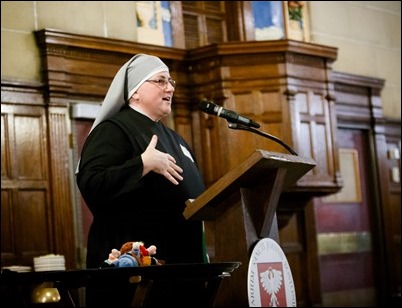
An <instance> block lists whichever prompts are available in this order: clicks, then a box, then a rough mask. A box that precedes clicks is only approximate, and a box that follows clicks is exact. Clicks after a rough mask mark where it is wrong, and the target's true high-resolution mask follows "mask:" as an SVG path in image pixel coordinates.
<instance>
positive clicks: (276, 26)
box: [251, 1, 285, 41]
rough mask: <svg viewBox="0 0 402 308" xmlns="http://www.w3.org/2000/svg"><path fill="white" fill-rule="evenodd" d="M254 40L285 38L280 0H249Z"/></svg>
mask: <svg viewBox="0 0 402 308" xmlns="http://www.w3.org/2000/svg"><path fill="white" fill-rule="evenodd" d="M251 7H252V11H253V16H254V29H255V30H254V31H255V39H256V41H264V40H280V39H284V38H285V30H284V23H283V5H282V1H251Z"/></svg>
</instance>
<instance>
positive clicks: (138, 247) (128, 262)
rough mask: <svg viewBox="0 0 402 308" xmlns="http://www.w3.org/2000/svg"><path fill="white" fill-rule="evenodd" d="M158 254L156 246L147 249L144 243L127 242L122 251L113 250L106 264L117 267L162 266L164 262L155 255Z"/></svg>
mask: <svg viewBox="0 0 402 308" xmlns="http://www.w3.org/2000/svg"><path fill="white" fill-rule="evenodd" d="M155 254H156V246H155V245H151V246H149V247H148V248H145V246H144V243H143V242H126V243H124V244H123V245H122V246H121V248H120V251H119V250H117V249H112V251H111V252H110V254H109V258H108V259H107V260H105V263H106V264H108V265H110V266H115V267H136V266H149V265H162V264H164V262H163V261H162V260H158V259H156V258H155V257H153V255H155Z"/></svg>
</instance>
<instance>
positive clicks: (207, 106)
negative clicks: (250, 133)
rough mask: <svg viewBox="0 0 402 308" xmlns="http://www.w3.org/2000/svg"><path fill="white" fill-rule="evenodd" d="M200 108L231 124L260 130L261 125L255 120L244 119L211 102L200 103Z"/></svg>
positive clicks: (203, 101)
mask: <svg viewBox="0 0 402 308" xmlns="http://www.w3.org/2000/svg"><path fill="white" fill-rule="evenodd" d="M199 108H200V109H201V110H202V111H204V112H206V113H208V114H212V115H216V116H218V117H221V118H224V119H226V120H227V121H228V122H229V123H237V124H242V125H246V126H248V127H255V128H259V127H260V124H258V123H256V122H254V121H253V120H251V119H249V118H246V117H243V116H241V115H239V114H237V113H236V112H234V111H232V110H228V109H225V108H223V107H221V106H218V105H216V104H214V103H212V102H210V101H207V100H202V101H201V102H200V103H199Z"/></svg>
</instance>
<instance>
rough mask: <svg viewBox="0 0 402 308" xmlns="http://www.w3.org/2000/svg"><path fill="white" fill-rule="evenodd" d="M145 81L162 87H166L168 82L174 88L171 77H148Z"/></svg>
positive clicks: (174, 82) (173, 81) (174, 83)
mask: <svg viewBox="0 0 402 308" xmlns="http://www.w3.org/2000/svg"><path fill="white" fill-rule="evenodd" d="M146 81H147V82H152V83H153V84H156V85H158V86H159V87H161V88H162V89H166V87H167V85H168V84H169V83H170V84H171V85H172V87H173V88H176V81H175V80H173V79H172V78H169V79H165V78H160V79H155V80H153V79H148V80H146Z"/></svg>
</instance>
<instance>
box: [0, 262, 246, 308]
mask: <svg viewBox="0 0 402 308" xmlns="http://www.w3.org/2000/svg"><path fill="white" fill-rule="evenodd" d="M240 264H241V263H240V262H222V263H206V264H168V265H151V266H145V267H124V268H99V269H87V270H67V271H47V272H23V273H18V272H14V271H10V270H2V272H1V303H2V306H3V307H4V306H8V307H11V306H24V307H27V306H34V305H40V304H35V303H34V302H33V301H32V297H31V295H32V290H34V289H35V288H36V287H37V286H38V285H41V284H43V283H51V284H52V286H53V287H54V288H57V290H58V291H59V294H60V297H61V299H60V301H59V302H58V303H57V304H54V305H55V306H57V307H78V306H79V303H78V298H77V296H76V293H75V290H77V289H79V288H83V287H86V286H87V285H88V284H89V283H91V284H92V285H93V284H99V285H105V284H110V283H111V282H113V281H117V280H128V281H129V282H131V283H133V284H136V285H137V286H136V288H135V292H134V296H133V299H132V302H131V307H142V306H146V305H147V298H148V296H149V294H150V293H151V292H152V285H153V283H154V282H157V281H159V282H160V281H168V282H171V283H172V284H173V283H176V284H177V285H180V283H191V282H192V281H203V282H205V290H204V293H203V294H204V296H203V298H204V303H202V306H204V307H213V305H214V300H215V297H216V295H217V293H218V291H219V287H220V285H221V283H222V280H223V279H224V278H227V277H230V273H231V272H233V271H234V270H235V269H237V268H238V267H239V266H240ZM179 290H180V288H178V292H179ZM166 304H169V303H166ZM170 304H174V303H170ZM191 304H192V303H189V306H191ZM47 306H49V305H47Z"/></svg>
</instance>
